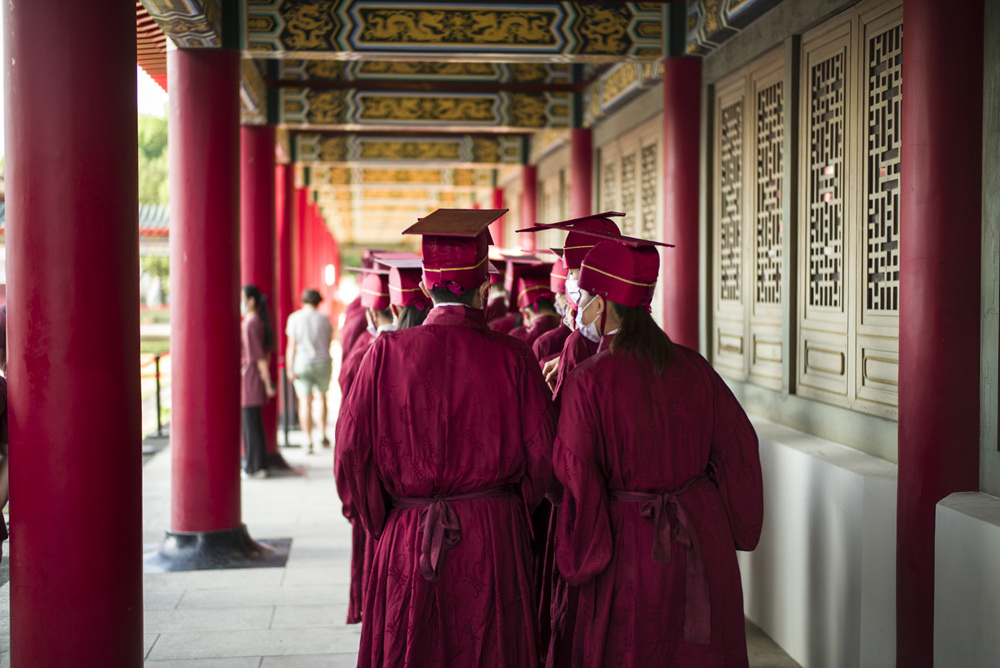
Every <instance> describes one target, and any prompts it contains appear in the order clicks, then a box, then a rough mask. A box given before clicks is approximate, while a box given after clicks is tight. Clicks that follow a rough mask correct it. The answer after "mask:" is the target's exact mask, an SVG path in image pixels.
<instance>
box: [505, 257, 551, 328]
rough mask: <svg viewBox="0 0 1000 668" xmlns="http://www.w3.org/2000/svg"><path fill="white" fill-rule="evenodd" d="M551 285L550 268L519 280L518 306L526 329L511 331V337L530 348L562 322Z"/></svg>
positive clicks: (542, 269) (541, 269)
mask: <svg viewBox="0 0 1000 668" xmlns="http://www.w3.org/2000/svg"><path fill="white" fill-rule="evenodd" d="M549 284H550V278H549V267H548V266H543V267H542V268H540V270H539V273H538V274H532V275H526V276H521V277H520V278H519V279H518V280H517V306H518V309H520V311H521V315H522V317H523V318H524V327H521V328H518V329H516V330H513V331H511V333H510V335H511V336H515V337H517V338H519V339H521V340H522V341H524V342H525V343H527V344H528V345H529V346H533V345H534V344H535V341H537V340H538V337H540V336H541V335H542V334H545V333H546V332H550V331H552V330H553V329H555V328H556V327H558V326H559V324H560V323H561V322H562V320H561V318H560V316H559V313H558V312H557V311H556V304H555V299H556V296H555V294H553V293H552V289H551V287H550V285H549ZM518 330H520V331H518Z"/></svg>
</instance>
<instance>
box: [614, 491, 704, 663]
mask: <svg viewBox="0 0 1000 668" xmlns="http://www.w3.org/2000/svg"><path fill="white" fill-rule="evenodd" d="M709 480H711V478H710V477H709V474H708V471H702V472H701V473H699V474H698V475H696V476H694V477H693V478H691V479H690V480H688V481H687V482H685V483H684V484H683V485H681V486H680V487H678V488H677V489H675V490H673V491H672V492H629V491H626V490H622V489H609V490H608V498H609V499H611V500H612V501H625V502H632V503H641V504H642V508H641V509H640V511H639V514H640V515H641V516H642V517H644V518H645V519H649V520H652V521H653V527H654V531H655V534H654V536H653V561H656V562H659V563H663V564H669V563H670V546H671V543H673V542H676V543H677V544H678V545H680V546H681V547H683V548H684V551H685V553H686V556H687V568H686V570H685V573H684V640H685V641H686V642H689V643H696V644H699V645H706V644H708V642H709V639H710V636H711V619H712V610H711V605H710V601H709V596H708V578H707V576H706V575H705V558H704V555H703V553H702V550H701V542H700V541H699V540H698V532H697V531H696V530H695V528H694V525H693V524H692V522H691V517H690V516H689V515H688V513H687V510H686V509H685V508H684V505H683V504H682V503H681V502H680V499H678V497H679V496H681V495H682V494H684V493H685V492H687V491H690V490H691V489H693V488H695V487H697V486H698V485H700V484H702V483H704V482H708V481H709Z"/></svg>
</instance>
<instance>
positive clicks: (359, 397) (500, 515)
mask: <svg viewBox="0 0 1000 668" xmlns="http://www.w3.org/2000/svg"><path fill="white" fill-rule="evenodd" d="M487 380H488V381H489V383H488V391H487V387H486V386H485V385H484V383H485V382H486V381H487ZM548 395H549V393H548V391H547V388H546V387H545V383H544V381H543V380H542V376H541V372H540V370H539V368H538V363H537V362H536V361H535V359H534V357H533V356H532V355H531V352H530V351H529V350H528V348H527V346H525V345H524V343H522V342H519V341H516V340H514V339H511V338H510V337H507V336H504V335H501V334H498V333H495V332H492V331H490V330H489V329H487V327H486V323H485V319H484V318H483V315H482V311H476V310H473V309H469V308H466V307H462V306H446V307H436V308H435V309H434V310H432V311H431V313H430V315H429V316H428V318H427V320H426V321H425V323H424V325H423V326H421V327H415V328H412V329H408V330H404V331H398V332H391V333H387V334H384V335H382V336H380V337H379V338H378V339H376V340H375V342H374V343H373V344H372V346H371V349H370V350H369V353H368V355H366V356H365V358H364V361H363V362H362V365H361V369H360V371H359V372H358V376H357V378H356V380H355V382H354V385H353V386H352V387H351V391H350V394H349V395H348V396H347V397H346V399H345V404H344V409H343V410H342V412H341V416H340V420H339V422H338V424H337V450H338V452H337V457H338V458H339V460H340V462H341V464H340V465H341V468H342V471H343V477H344V478H345V480H346V482H347V485H348V487H349V488H350V496H351V498H352V503H353V506H354V508H355V510H356V512H357V514H358V516H359V517H360V518H361V520H362V522H363V523H364V525H365V528H366V529H367V530H368V531H369V533H371V534H372V535H373V536H374V537H375V538H376V539H377V541H378V542H377V544H376V552H375V559H374V562H373V564H372V573H371V577H370V580H369V587H368V591H367V593H366V596H365V613H364V614H365V620H364V624H362V627H361V648H360V653H359V659H358V665H360V666H368V665H375V666H382V665H386V666H446V665H447V666H530V665H535V664H536V662H537V657H538V653H537V645H536V637H535V634H536V628H535V609H534V605H533V598H534V597H533V592H532V587H531V557H530V554H529V550H528V535H529V533H528V524H527V522H528V520H527V511H528V510H530V509H531V508H534V507H535V505H537V504H538V503H539V501H541V499H542V498H543V496H544V495H545V494H546V493H547V492H548V491H549V487H550V485H551V483H552V469H551V459H550V458H551V447H552V446H551V443H552V438H553V435H554V415H553V411H552V404H551V401H550V400H549V396H548ZM505 486H513V487H514V489H515V490H516V493H515V494H514V495H510V494H509V493H508V494H507V495H500V496H496V495H495V496H491V497H489V498H482V497H480V498H466V499H462V500H458V499H452V500H447V499H445V500H444V501H441V500H435V499H434V497H438V498H440V497H455V496H459V495H466V494H473V495H475V494H483V493H484V492H485V491H486V490H498V489H499V490H502V489H504V487H505ZM495 493H498V494H502V493H503V492H502V491H499V492H495ZM421 500H423V501H422V502H421ZM428 501H432V503H427V502H428ZM421 504H422V505H421ZM408 506H409V507H408ZM412 506H416V507H412ZM526 506H527V508H526ZM435 517H440V518H441V520H442V521H441V522H440V523H436V522H434V521H433V519H434V518H435ZM425 522H428V523H429V524H430V528H431V529H432V530H431V531H430V534H429V535H428V532H426V531H425V530H424V529H425ZM438 531H440V532H441V533H437V532H438ZM436 533H437V536H439V537H441V538H442V539H443V540H441V541H440V543H442V544H443V545H442V546H441V547H443V546H447V545H452V546H451V547H450V549H447V550H446V551H443V556H440V558H439V560H437V562H436V566H437V573H438V579H437V580H436V581H431V580H429V579H428V577H431V578H433V576H434V572H433V567H434V565H435V556H437V555H441V554H442V552H441V551H439V550H438V549H424V542H425V538H428V541H427V542H428V543H432V542H433V541H431V540H429V539H430V538H433V537H435V534H436ZM456 540H457V542H456ZM429 547H438V543H437V542H433V545H429Z"/></svg>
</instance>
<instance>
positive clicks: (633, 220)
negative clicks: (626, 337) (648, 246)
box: [597, 118, 664, 322]
mask: <svg viewBox="0 0 1000 668" xmlns="http://www.w3.org/2000/svg"><path fill="white" fill-rule="evenodd" d="M662 128H663V121H662V119H660V118H656V119H654V120H651V121H648V122H646V123H644V124H643V125H641V126H638V127H636V128H634V129H632V130H630V131H628V132H625V133H623V134H621V135H619V136H618V137H616V138H615V139H614V140H612V141H609V142H606V143H604V144H602V145H601V146H599V147H598V152H599V154H600V156H601V158H600V161H599V162H598V164H599V165H600V166H599V173H598V178H597V183H598V184H600V188H601V193H600V194H599V197H598V201H599V202H601V203H602V206H601V209H602V210H605V211H610V210H616V211H621V212H623V213H625V214H626V215H625V217H624V218H618V219H616V220H615V222H616V223H617V224H618V226H619V227H620V228H621V231H622V233H623V234H626V235H628V236H637V237H643V238H646V239H651V240H654V241H664V239H663V201H662V191H663V187H662V184H663V171H662V168H661V164H662V159H661V158H662V153H663V142H662ZM615 186H617V191H616V194H617V197H612V190H613V188H615ZM612 204H613V206H611V205H612ZM659 289H660V288H657V290H658V291H659ZM652 315H653V318H654V319H656V320H657V321H658V322H662V316H663V304H662V300H661V298H660V295H659V293H656V294H654V295H653V304H652Z"/></svg>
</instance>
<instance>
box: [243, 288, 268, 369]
mask: <svg viewBox="0 0 1000 668" xmlns="http://www.w3.org/2000/svg"><path fill="white" fill-rule="evenodd" d="M243 298H244V299H252V300H253V303H254V304H256V305H257V317H259V318H260V320H261V322H263V323H264V352H266V353H269V352H271V351H272V350H274V328H273V327H271V311H270V309H269V308H268V307H267V295H263V294H261V292H260V290H259V289H258V288H257V286H256V285H244V286H243Z"/></svg>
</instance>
